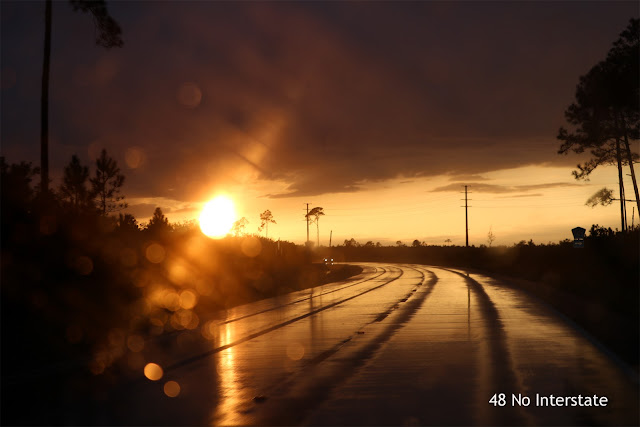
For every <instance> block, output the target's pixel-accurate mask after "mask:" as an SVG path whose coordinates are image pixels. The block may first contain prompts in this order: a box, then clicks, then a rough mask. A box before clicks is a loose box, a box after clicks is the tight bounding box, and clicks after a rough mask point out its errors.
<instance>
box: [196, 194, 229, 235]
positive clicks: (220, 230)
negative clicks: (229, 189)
mask: <svg viewBox="0 0 640 427" xmlns="http://www.w3.org/2000/svg"><path fill="white" fill-rule="evenodd" d="M235 221H236V211H235V209H234V207H233V201H231V199H229V198H228V197H225V196H218V197H216V198H215V199H213V200H211V201H209V202H208V203H207V204H206V205H204V208H203V209H202V213H201V214H200V229H201V230H202V232H203V233H204V234H205V235H206V236H207V237H211V238H213V239H220V238H222V237H224V236H226V235H227V234H228V233H229V231H230V230H231V227H233V223H234V222H235Z"/></svg>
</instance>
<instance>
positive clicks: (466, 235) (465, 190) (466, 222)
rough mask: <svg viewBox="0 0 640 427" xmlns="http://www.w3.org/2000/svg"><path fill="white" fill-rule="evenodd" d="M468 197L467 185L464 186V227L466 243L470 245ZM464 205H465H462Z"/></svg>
mask: <svg viewBox="0 0 640 427" xmlns="http://www.w3.org/2000/svg"><path fill="white" fill-rule="evenodd" d="M468 200H469V199H467V186H466V185H465V186H464V228H465V245H466V247H467V248H468V247H469V212H468V211H469V208H470V207H471V206H469V205H468ZM460 207H463V206H460Z"/></svg>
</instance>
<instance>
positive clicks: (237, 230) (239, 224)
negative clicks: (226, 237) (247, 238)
mask: <svg viewBox="0 0 640 427" xmlns="http://www.w3.org/2000/svg"><path fill="white" fill-rule="evenodd" d="M247 224H249V220H248V219H247V218H245V217H242V218H240V219H239V220H237V221H236V222H234V223H233V227H232V228H231V232H232V233H233V234H235V235H236V236H242V235H244V234H245V231H244V230H245V228H246V227H247Z"/></svg>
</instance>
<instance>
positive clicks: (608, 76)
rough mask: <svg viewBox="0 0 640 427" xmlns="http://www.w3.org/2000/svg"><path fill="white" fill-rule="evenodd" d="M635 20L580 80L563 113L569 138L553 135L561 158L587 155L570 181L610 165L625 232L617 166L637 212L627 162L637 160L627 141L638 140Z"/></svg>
mask: <svg viewBox="0 0 640 427" xmlns="http://www.w3.org/2000/svg"><path fill="white" fill-rule="evenodd" d="M639 22H640V21H639V20H638V19H632V20H631V21H630V22H629V25H628V26H627V28H626V29H625V31H623V32H622V33H620V38H619V39H618V40H617V41H616V42H615V43H614V44H613V47H612V48H611V49H610V50H609V53H608V54H607V58H606V59H605V60H604V61H601V62H599V63H598V64H596V65H595V66H594V67H592V68H591V70H590V71H589V72H588V73H587V74H586V75H584V76H582V77H580V81H579V83H578V86H577V87H576V94H575V102H574V103H572V104H571V105H570V106H569V108H568V109H567V110H566V111H565V118H566V120H567V122H569V123H570V124H571V125H573V126H574V130H573V131H572V132H569V131H568V130H566V129H564V128H560V130H559V131H558V139H559V140H561V141H563V143H562V145H561V147H560V150H559V151H558V152H559V153H561V154H566V153H568V152H569V151H573V152H576V153H582V152H584V151H585V150H590V152H591V154H592V156H593V157H592V158H591V159H589V160H588V161H587V162H585V163H584V164H579V165H578V166H577V168H578V170H577V171H574V172H573V175H574V177H575V178H576V179H588V177H589V175H590V174H591V172H592V171H593V170H594V169H595V168H596V167H598V166H599V165H608V164H616V165H617V167H618V185H619V192H620V209H621V221H622V229H623V230H624V229H625V207H624V206H625V205H624V202H625V195H624V182H623V172H622V166H623V165H624V164H627V165H629V168H630V171H631V178H632V181H633V186H634V191H635V196H636V204H638V206H640V196H639V195H638V185H637V182H636V178H635V170H634V167H633V162H634V160H636V159H637V158H638V155H637V154H635V153H633V152H632V151H631V148H630V143H629V140H637V139H639V138H640V108H639V96H640V91H639V82H640V74H639V71H638V63H639V60H638V58H639V55H640V43H639Z"/></svg>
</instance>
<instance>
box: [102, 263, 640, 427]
mask: <svg viewBox="0 0 640 427" xmlns="http://www.w3.org/2000/svg"><path fill="white" fill-rule="evenodd" d="M358 265H361V266H362V267H363V268H364V270H363V272H362V274H360V275H358V276H355V277H352V278H350V279H348V280H346V281H342V282H337V283H331V284H327V285H324V286H319V287H315V288H312V289H307V290H303V291H299V292H294V293H291V294H287V295H284V296H280V297H277V298H271V299H267V300H262V301H258V302H255V303H251V304H247V305H243V306H240V307H236V308H233V309H230V310H227V311H226V312H223V313H218V314H217V316H216V318H214V319H211V320H210V321H209V322H208V323H206V324H205V325H204V326H203V327H204V328H206V330H205V331H202V330H200V331H184V332H182V333H181V334H178V336H172V337H171V338H170V340H172V341H171V342H170V343H165V344H164V345H158V347H157V348H156V349H155V350H154V357H155V359H154V360H155V362H156V363H158V365H159V366H161V367H162V368H163V377H162V378H161V379H160V380H158V381H150V380H148V379H147V378H144V377H143V376H141V377H140V378H137V379H133V380H131V381H130V382H128V383H127V384H125V385H121V386H119V387H117V388H116V389H115V390H114V392H113V393H112V395H111V396H110V397H109V398H108V399H109V405H108V408H109V409H108V410H105V413H104V414H102V415H101V418H100V419H99V421H103V422H105V423H125V424H165V425H166V424H177V425H638V424H639V423H640V420H639V406H638V402H639V400H640V396H639V391H638V390H639V389H638V382H637V376H635V374H634V373H633V372H632V371H630V370H629V369H628V368H627V367H625V366H624V365H623V364H622V363H620V362H618V361H617V360H616V359H615V357H614V356H612V355H611V354H610V353H609V352H608V351H607V350H606V349H605V348H603V347H602V346H600V345H599V344H597V343H596V342H595V341H594V340H592V339H590V338H589V337H588V336H586V335H585V334H584V333H583V332H582V331H581V330H580V328H579V327H576V326H575V325H573V324H572V323H571V322H570V321H568V320H567V319H566V318H564V316H562V315H561V314H559V313H557V312H555V311H554V310H553V309H551V308H550V307H548V306H547V305H546V304H544V303H543V302H541V301H539V300H537V299H536V298H534V297H531V296H529V295H528V294H526V293H524V292H522V291H519V290H517V289H514V288H512V287H506V286H503V284H502V283H501V282H500V281H499V280H496V279H493V278H491V277H488V276H483V275H479V274H469V275H467V274H466V273H465V272H463V271H461V270H450V269H444V268H441V267H431V266H424V265H405V264H382V263H380V264H377V263H364V264H358ZM173 340H175V341H173ZM169 381H173V382H174V383H171V384H172V385H173V386H174V387H175V385H176V384H177V385H178V386H179V394H178V395H177V396H175V397H168V396H167V393H166V392H165V391H166V390H167V386H166V384H167V382H169ZM169 394H171V393H169ZM174 394H175V393H174ZM558 397H560V399H558ZM603 398H604V399H603ZM551 403H553V406H552V404H551ZM585 405H591V406H585ZM594 405H598V406H594Z"/></svg>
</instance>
